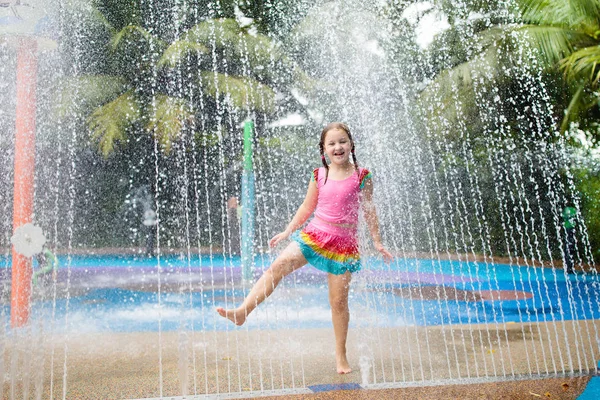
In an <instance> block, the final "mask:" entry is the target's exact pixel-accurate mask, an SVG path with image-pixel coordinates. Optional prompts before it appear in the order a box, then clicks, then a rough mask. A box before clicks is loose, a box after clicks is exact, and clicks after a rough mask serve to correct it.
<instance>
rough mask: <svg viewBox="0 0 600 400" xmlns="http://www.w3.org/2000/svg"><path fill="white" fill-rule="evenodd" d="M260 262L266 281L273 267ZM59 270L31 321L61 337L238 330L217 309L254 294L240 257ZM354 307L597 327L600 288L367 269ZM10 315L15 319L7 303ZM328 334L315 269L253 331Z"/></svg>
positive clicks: (512, 274) (357, 319)
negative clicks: (591, 322)
mask: <svg viewBox="0 0 600 400" xmlns="http://www.w3.org/2000/svg"><path fill="white" fill-rule="evenodd" d="M256 261H257V263H256V265H258V267H257V269H256V270H255V271H254V273H255V275H256V276H258V275H259V274H260V273H261V271H262V270H263V269H264V268H266V267H267V266H268V264H269V262H270V260H269V259H268V258H266V257H265V258H257V260H256ZM0 265H3V266H4V268H0V280H2V281H3V282H4V285H5V287H9V286H10V269H9V268H8V266H9V265H10V260H7V259H3V260H0ZM60 265H61V267H60V268H59V271H58V274H57V285H56V286H54V285H53V284H52V282H51V280H50V279H48V278H47V279H46V281H45V282H42V283H41V284H40V285H38V286H37V287H36V288H34V291H35V295H34V302H33V309H32V319H33V320H44V321H53V323H52V325H53V328H52V329H54V330H58V331H76V332H103V331H114V332H137V331H157V330H159V329H161V330H164V331H173V330H178V329H181V328H184V329H193V330H202V329H205V330H217V331H218V330H225V329H231V324H229V323H228V322H227V321H225V320H224V319H222V318H220V317H219V316H218V315H217V314H216V313H215V312H214V308H215V307H218V306H224V307H231V306H232V305H234V304H239V303H240V302H241V300H242V299H243V297H244V295H245V293H247V291H248V289H249V287H250V283H244V282H243V281H242V279H241V269H240V267H239V265H240V260H239V258H224V257H212V258H209V257H206V256H202V257H195V258H192V259H189V260H188V259H186V258H181V257H175V256H173V257H161V259H160V260H158V259H156V258H135V257H130V256H129V257H127V256H74V257H71V258H66V257H60ZM67 266H68V267H67ZM159 280H160V289H161V290H160V292H161V293H160V295H159V294H158V286H159ZM67 293H68V294H69V296H68V298H67ZM54 299H55V300H54ZM350 307H351V313H352V322H351V325H352V324H353V325H363V324H364V325H368V326H407V325H420V326H429V325H446V324H484V323H511V322H543V321H561V320H574V319H597V318H600V285H599V279H598V275H597V274H595V273H594V274H583V273H580V274H576V275H566V274H565V273H564V272H563V271H562V270H558V269H551V268H537V267H528V266H510V265H506V264H485V263H475V262H460V261H448V260H427V259H399V260H397V261H395V262H394V263H393V264H392V265H390V266H387V265H384V264H382V263H381V262H378V261H376V260H366V261H364V264H363V270H362V271H361V272H360V273H358V274H355V275H354V276H353V283H352V289H351V293H350ZM2 313H3V314H4V315H5V316H7V315H8V314H9V313H10V307H9V305H8V304H6V303H5V304H4V305H3V307H2ZM330 325H331V316H330V311H329V305H328V290H327V281H326V275H325V274H324V273H322V272H320V271H317V270H316V269H314V268H312V267H310V266H307V267H304V268H302V269H300V270H299V271H296V272H295V273H294V274H293V275H290V276H288V277H287V278H286V279H285V280H284V281H283V282H282V284H280V286H279V287H278V288H277V290H276V291H275V293H274V295H273V296H271V298H269V299H268V300H267V301H266V302H265V303H264V304H263V305H261V307H259V308H258V309H257V310H256V311H255V312H254V313H253V314H252V315H251V316H250V318H249V319H248V322H247V327H248V329H286V328H290V329H302V328H322V327H329V326H330Z"/></svg>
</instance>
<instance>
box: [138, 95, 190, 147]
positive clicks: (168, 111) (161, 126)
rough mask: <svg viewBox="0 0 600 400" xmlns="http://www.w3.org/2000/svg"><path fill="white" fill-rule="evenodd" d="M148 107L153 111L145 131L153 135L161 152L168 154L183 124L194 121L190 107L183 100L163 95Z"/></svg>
mask: <svg viewBox="0 0 600 400" xmlns="http://www.w3.org/2000/svg"><path fill="white" fill-rule="evenodd" d="M150 106H151V107H152V108H153V110H152V111H151V113H149V114H150V120H149V122H148V124H147V125H146V129H147V130H148V131H149V132H152V133H154V136H155V137H156V138H157V140H158V142H159V143H160V145H161V148H162V149H163V151H164V152H165V153H169V152H170V151H171V146H172V145H173V142H174V141H176V140H177V139H178V138H179V135H180V133H181V131H182V130H183V129H184V127H185V124H186V123H189V122H191V121H193V120H194V112H193V109H192V106H191V105H190V104H189V103H187V102H186V101H185V100H183V99H179V98H175V97H169V96H165V95H158V96H156V99H155V102H154V104H151V105H150Z"/></svg>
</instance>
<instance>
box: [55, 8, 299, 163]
mask: <svg viewBox="0 0 600 400" xmlns="http://www.w3.org/2000/svg"><path fill="white" fill-rule="evenodd" d="M101 3H102V2H97V3H96V7H94V8H92V9H91V13H90V14H91V15H92V16H93V19H94V20H95V23H96V26H101V27H102V29H104V30H105V32H106V33H108V35H107V43H106V45H107V47H108V52H107V57H106V58H107V61H105V62H104V65H102V66H101V67H100V68H97V69H100V71H94V72H95V73H93V74H82V75H79V76H77V77H75V78H73V79H71V81H70V83H69V84H67V85H65V87H64V93H63V96H62V98H63V99H64V103H65V104H70V103H72V101H73V98H72V96H70V95H69V93H72V92H77V93H78V94H79V96H83V97H84V100H85V101H84V103H85V104H88V105H89V106H91V112H90V113H89V115H88V117H87V122H88V126H89V129H90V131H91V136H92V138H93V140H95V141H96V142H97V144H98V147H99V149H100V151H101V152H102V153H103V154H104V155H105V156H107V155H109V154H110V153H112V152H113V151H114V150H115V147H116V146H117V144H118V143H120V142H124V141H126V140H127V137H128V133H131V132H132V131H136V132H140V131H141V132H142V133H149V134H151V135H153V137H154V138H156V139H157V141H158V142H159V144H160V147H161V149H162V150H163V151H165V152H166V153H168V152H169V151H170V149H171V146H172V144H173V142H174V141H176V140H177V139H178V137H179V136H180V135H181V133H182V131H183V130H184V129H185V128H186V126H189V125H190V124H191V123H192V122H193V121H194V120H196V119H197V118H198V117H199V115H200V113H201V112H202V113H203V117H204V119H205V120H207V121H209V122H212V123H214V124H215V125H216V124H217V121H214V118H213V116H214V115H215V114H217V112H216V111H215V108H216V107H219V104H220V107H221V108H227V109H228V110H237V111H238V112H243V113H246V114H251V113H273V112H274V111H275V94H276V91H281V90H285V87H284V85H286V84H289V83H291V82H302V81H303V80H304V81H305V82H306V81H308V78H307V77H306V75H304V74H303V73H302V71H301V70H300V69H299V68H297V67H296V66H295V64H294V63H293V62H292V61H291V60H290V59H289V58H287V57H285V55H284V54H283V53H282V51H281V50H280V49H279V47H278V45H277V44H276V43H274V42H273V41H272V40H271V39H270V38H269V37H267V36H265V35H263V34H260V33H258V32H255V31H253V29H252V25H242V24H240V23H239V22H238V21H237V20H235V19H233V18H208V19H203V20H201V21H200V22H198V23H196V22H197V21H194V20H193V19H191V18H190V17H189V15H186V14H185V13H186V12H189V11H185V10H181V13H182V15H181V16H180V17H179V19H180V20H181V21H180V27H179V28H174V29H176V30H179V32H163V35H162V36H159V35H158V33H155V32H156V31H157V29H156V27H151V26H150V27H148V26H146V25H145V24H144V23H143V22H142V21H141V17H140V15H142V10H141V9H140V7H139V5H138V6H136V5H135V4H132V5H129V6H128V8H125V9H121V10H117V11H119V13H115V10H114V7H113V9H110V7H108V8H107V7H102V4H101ZM117 14H118V15H117ZM111 17H112V19H114V21H111V20H109V18H111ZM188 21H191V22H188ZM172 25H176V24H175V23H173V24H172ZM153 28H154V29H153ZM165 37H166V38H171V40H168V39H165ZM276 77H277V79H276ZM281 78H283V79H281ZM276 81H277V84H276V83H275V82H276ZM75 88H76V90H75ZM67 109H68V107H66V106H63V107H62V109H61V110H62V114H63V115H66V114H67V111H66V110H67ZM215 125H213V127H214V126H215ZM205 129H206V130H209V129H210V127H205Z"/></svg>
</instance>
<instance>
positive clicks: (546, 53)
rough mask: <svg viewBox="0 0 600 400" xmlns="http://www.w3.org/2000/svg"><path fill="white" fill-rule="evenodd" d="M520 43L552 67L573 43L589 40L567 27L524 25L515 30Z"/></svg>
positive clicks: (545, 64)
mask: <svg viewBox="0 0 600 400" xmlns="http://www.w3.org/2000/svg"><path fill="white" fill-rule="evenodd" d="M515 31H516V32H517V33H519V35H517V40H518V41H519V42H520V44H521V45H523V44H527V45H529V46H530V47H531V48H533V49H535V50H536V58H537V59H538V60H539V61H541V63H542V65H543V66H544V67H546V68H551V67H554V66H556V65H557V64H558V62H559V61H560V60H562V59H563V58H564V57H567V56H569V55H570V54H571V53H572V52H573V51H574V48H573V43H582V42H587V41H589V37H588V36H586V35H583V34H581V33H578V32H576V31H573V30H571V29H568V28H562V27H555V26H539V25H524V26H521V27H519V28H517V29H516V30H515Z"/></svg>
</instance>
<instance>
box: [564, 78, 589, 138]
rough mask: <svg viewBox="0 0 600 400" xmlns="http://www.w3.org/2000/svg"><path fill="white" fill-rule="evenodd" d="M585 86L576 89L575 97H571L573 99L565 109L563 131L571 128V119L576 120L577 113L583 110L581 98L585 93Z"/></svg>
mask: <svg viewBox="0 0 600 400" xmlns="http://www.w3.org/2000/svg"><path fill="white" fill-rule="evenodd" d="M583 90H584V87H583V85H582V86H579V87H578V88H577V90H576V91H575V94H574V95H573V97H571V101H570V102H569V106H568V107H567V109H566V110H565V116H564V117H563V120H562V123H561V124H560V131H561V133H562V132H564V131H566V130H567V129H568V128H569V124H570V123H571V121H574V120H575V118H576V116H577V114H578V113H579V112H580V110H581V108H582V107H581V98H582V94H583Z"/></svg>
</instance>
